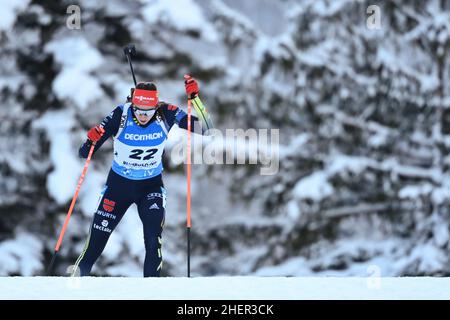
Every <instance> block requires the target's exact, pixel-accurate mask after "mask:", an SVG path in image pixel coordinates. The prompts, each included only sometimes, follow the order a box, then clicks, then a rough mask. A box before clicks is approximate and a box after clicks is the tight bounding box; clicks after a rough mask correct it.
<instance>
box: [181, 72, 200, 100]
mask: <svg viewBox="0 0 450 320" xmlns="http://www.w3.org/2000/svg"><path fill="white" fill-rule="evenodd" d="M184 86H185V88H186V93H187V95H188V98H189V99H193V98H195V97H196V96H197V95H198V91H199V89H198V83H197V81H196V80H195V79H194V78H192V77H191V76H190V75H189V74H185V75H184Z"/></svg>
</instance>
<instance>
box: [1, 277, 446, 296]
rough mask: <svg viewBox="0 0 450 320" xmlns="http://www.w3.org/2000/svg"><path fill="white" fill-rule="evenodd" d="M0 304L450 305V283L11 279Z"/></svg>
mask: <svg viewBox="0 0 450 320" xmlns="http://www.w3.org/2000/svg"><path fill="white" fill-rule="evenodd" d="M155 288H158V290H155ZM0 299H39V300H42V299H58V300H61V299H102V300H108V299H137V300H147V299H164V300H171V299H178V300H193V299H202V300H217V299H221V300H230V299H250V300H252V299H258V300H263V299H271V300H278V299H285V300H300V299H324V300H326V299H339V300H346V299H355V300H364V299H386V300H391V299H450V278H429V277H423V278H406V277H405V278H375V277H368V278H326V277H323V278H281V277H205V278H156V279H155V278H93V277H89V278H71V277H34V278H31V277H23V278H21V277H9V278H0Z"/></svg>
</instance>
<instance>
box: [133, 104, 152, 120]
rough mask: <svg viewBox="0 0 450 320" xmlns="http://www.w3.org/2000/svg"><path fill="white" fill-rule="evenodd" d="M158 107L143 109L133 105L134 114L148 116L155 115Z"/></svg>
mask: <svg viewBox="0 0 450 320" xmlns="http://www.w3.org/2000/svg"><path fill="white" fill-rule="evenodd" d="M155 110H156V108H152V109H141V108H139V107H137V106H133V111H134V114H135V115H137V116H147V117H151V116H153V114H154V113H155Z"/></svg>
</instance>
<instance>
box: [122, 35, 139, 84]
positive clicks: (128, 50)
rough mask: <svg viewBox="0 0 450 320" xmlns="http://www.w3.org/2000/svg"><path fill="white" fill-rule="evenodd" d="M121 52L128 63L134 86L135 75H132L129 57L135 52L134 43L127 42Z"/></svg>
mask: <svg viewBox="0 0 450 320" xmlns="http://www.w3.org/2000/svg"><path fill="white" fill-rule="evenodd" d="M123 52H124V53H125V56H126V57H127V60H128V63H129V64H130V69H131V74H132V75H133V81H134V86H136V84H137V82H136V76H135V75H134V69H133V64H132V63H131V57H132V56H133V55H135V54H136V47H135V46H134V44H131V43H130V44H129V45H127V46H126V47H125V48H123Z"/></svg>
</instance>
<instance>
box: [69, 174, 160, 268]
mask: <svg viewBox="0 0 450 320" xmlns="http://www.w3.org/2000/svg"><path fill="white" fill-rule="evenodd" d="M163 192H164V188H163V184H162V179H161V176H158V177H154V178H151V179H147V180H137V181H136V180H129V179H126V178H123V177H121V176H119V175H118V174H116V173H115V172H113V171H110V173H109V175H108V179H107V182H106V185H105V189H104V190H103V192H102V195H101V197H100V202H99V205H98V208H97V211H96V212H95V214H94V219H93V222H92V226H91V229H90V232H89V237H88V239H87V241H86V245H85V247H84V249H83V252H82V253H81V255H80V257H79V258H78V260H77V262H76V264H75V265H76V267H78V268H79V270H80V275H81V276H87V275H89V273H90V271H91V269H92V266H93V265H94V263H95V262H96V261H97V259H98V258H99V257H100V255H101V253H102V252H103V250H104V248H105V246H106V243H107V242H108V239H109V236H110V235H111V233H112V232H113V231H114V229H115V228H116V226H117V225H118V223H119V222H120V220H121V219H122V217H123V215H124V214H125V212H126V211H127V209H128V208H129V207H130V205H131V204H132V203H136V204H137V205H138V210H139V216H140V218H141V220H142V223H143V225H144V240H145V248H146V258H145V264H144V276H159V273H160V269H161V261H162V257H161V246H160V242H161V232H162V225H163V220H164V206H165V199H163ZM158 195H159V197H158ZM155 197H156V198H158V199H159V200H158V199H156V200H155V199H154V198H155ZM153 203H156V206H157V207H158V209H156V206H153V208H152V209H151V206H152V205H153ZM75 270H77V268H75Z"/></svg>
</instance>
